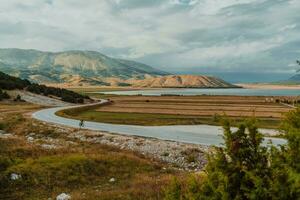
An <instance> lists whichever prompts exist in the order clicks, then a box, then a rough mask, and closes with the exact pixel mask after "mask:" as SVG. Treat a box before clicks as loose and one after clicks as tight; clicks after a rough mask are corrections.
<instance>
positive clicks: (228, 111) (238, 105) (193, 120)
mask: <svg viewBox="0 0 300 200" xmlns="http://www.w3.org/2000/svg"><path fill="white" fill-rule="evenodd" d="M109 98H110V100H111V101H112V104H110V105H105V106H101V107H99V108H97V109H96V110H88V111H85V112H82V113H75V114H74V113H71V114H70V113H68V112H65V113H64V114H65V115H71V117H75V118H78V119H85V120H92V121H99V122H108V123H120V124H136V125H172V124H218V121H217V119H216V118H218V117H219V116H223V115H226V116H227V117H228V118H231V119H234V120H237V121H240V120H242V119H243V118H248V117H253V116H254V117H257V118H258V119H260V123H259V126H260V127H265V128H274V127H277V126H278V125H279V121H280V119H281V118H282V116H283V115H284V113H286V112H288V111H289V110H291V109H292V108H290V107H287V106H285V105H282V104H279V103H275V102H270V101H271V99H270V98H266V97H248V96H205V95H203V96H111V97H109ZM61 114H62V113H61ZM69 117H70V116H69Z"/></svg>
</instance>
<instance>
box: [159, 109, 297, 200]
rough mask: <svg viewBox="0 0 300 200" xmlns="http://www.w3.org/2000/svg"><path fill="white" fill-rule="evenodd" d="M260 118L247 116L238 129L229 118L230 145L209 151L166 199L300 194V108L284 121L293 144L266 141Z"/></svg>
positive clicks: (238, 199)
mask: <svg viewBox="0 0 300 200" xmlns="http://www.w3.org/2000/svg"><path fill="white" fill-rule="evenodd" d="M255 124H256V122H255V120H251V121H247V122H245V123H243V124H241V125H240V127H239V128H238V130H237V131H232V130H231V128H230V123H229V122H228V121H226V122H225V123H224V139H225V143H224V146H223V147H215V149H214V150H213V152H212V153H210V154H209V155H208V164H207V166H206V168H205V170H204V171H203V172H200V173H198V174H193V175H191V177H189V178H186V179H183V180H178V179H174V180H173V181H172V183H171V184H170V185H169V187H168V188H167V189H166V194H165V195H166V196H165V199H166V200H196V199H200V200H201V199H204V200H210V199H215V200H222V199H226V200H227V199H228V200H229V199H235V200H256V199H270V200H271V199H278V200H291V199H295V200H296V199H300V108H298V109H297V110H295V111H291V112H290V113H289V114H288V115H287V116H286V118H285V120H284V121H283V123H282V127H281V129H282V131H283V133H284V135H285V139H286V140H287V144H285V145H282V146H280V147H274V146H272V145H269V146H265V145H262V142H263V135H262V134H260V133H259V132H258V129H257V128H256V125H255Z"/></svg>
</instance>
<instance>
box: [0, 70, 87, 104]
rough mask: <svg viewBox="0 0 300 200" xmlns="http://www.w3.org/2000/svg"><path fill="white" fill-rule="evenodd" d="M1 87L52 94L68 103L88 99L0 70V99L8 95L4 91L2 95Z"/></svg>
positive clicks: (81, 101) (46, 94)
mask: <svg viewBox="0 0 300 200" xmlns="http://www.w3.org/2000/svg"><path fill="white" fill-rule="evenodd" d="M1 89H4V90H15V89H20V90H21V89H25V90H27V91H29V92H32V93H35V94H41V95H45V96H49V95H52V96H56V97H60V98H61V99H62V100H63V101H66V102H70V103H83V102H84V99H89V97H88V96H84V95H81V94H78V93H76V92H73V91H70V90H66V89H61V88H55V87H48V86H45V85H40V84H36V83H30V82H29V81H28V80H23V79H20V78H17V77H13V76H9V75H7V74H5V73H2V72H0V100H1V99H4V98H9V96H8V95H7V93H5V92H4V93H3V95H4V96H3V95H1V91H2V90H1Z"/></svg>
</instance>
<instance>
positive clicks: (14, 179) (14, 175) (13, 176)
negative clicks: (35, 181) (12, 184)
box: [10, 173, 22, 181]
mask: <svg viewBox="0 0 300 200" xmlns="http://www.w3.org/2000/svg"><path fill="white" fill-rule="evenodd" d="M20 178H22V176H21V175H20V174H16V173H12V174H11V175H10V180H13V181H16V180H19V179H20Z"/></svg>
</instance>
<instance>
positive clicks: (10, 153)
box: [0, 102, 177, 200]
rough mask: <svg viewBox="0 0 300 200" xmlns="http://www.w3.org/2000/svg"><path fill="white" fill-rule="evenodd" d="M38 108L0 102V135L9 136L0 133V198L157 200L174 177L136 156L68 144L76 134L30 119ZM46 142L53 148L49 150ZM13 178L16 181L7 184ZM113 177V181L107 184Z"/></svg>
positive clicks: (85, 144)
mask: <svg viewBox="0 0 300 200" xmlns="http://www.w3.org/2000/svg"><path fill="white" fill-rule="evenodd" d="M38 109H40V106H36V105H33V104H28V103H17V102H1V103H0V111H1V112H0V130H1V132H2V130H4V132H6V133H11V135H10V136H8V137H5V136H4V135H2V133H0V166H1V167H0V199H16V200H17V199H28V200H29V199H30V200H37V199H48V198H51V199H55V198H56V196H57V195H58V194H60V193H62V192H66V193H69V194H71V196H72V199H74V200H76V199H78V200H79V199H122V200H123V199H162V195H163V188H164V187H165V185H167V184H168V182H169V181H170V179H171V176H173V175H176V174H177V172H176V171H174V170H172V169H168V170H165V169H166V168H168V166H167V164H165V163H161V162H158V161H155V160H153V159H149V158H148V157H145V156H144V155H141V154H139V153H138V152H133V151H128V150H120V149H119V148H115V147H112V146H107V145H102V144H94V143H89V142H81V141H80V140H76V139H71V138H69V137H67V135H68V134H72V131H74V132H76V131H78V130H75V129H74V130H73V129H72V131H71V132H65V130H64V129H61V128H55V126H48V125H47V124H45V123H42V122H38V121H36V120H33V119H31V118H29V114H30V113H31V112H34V111H36V110H38ZM29 135H30V136H29ZM32 137H34V138H35V139H34V140H33V139H32ZM49 142H50V143H51V142H54V143H55V146H56V147H55V148H48V147H49V146H47V145H49V144H50V143H49ZM44 145H46V146H44ZM46 147H47V148H46ZM50 147H51V145H50ZM13 173H17V174H20V175H21V179H20V180H17V181H13V180H11V179H10V178H9V177H10V176H11V174H13ZM112 177H114V178H115V179H116V181H114V182H110V181H109V180H110V179H111V178H112Z"/></svg>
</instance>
